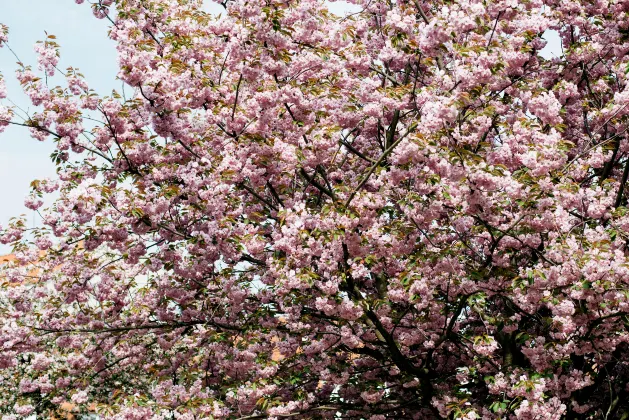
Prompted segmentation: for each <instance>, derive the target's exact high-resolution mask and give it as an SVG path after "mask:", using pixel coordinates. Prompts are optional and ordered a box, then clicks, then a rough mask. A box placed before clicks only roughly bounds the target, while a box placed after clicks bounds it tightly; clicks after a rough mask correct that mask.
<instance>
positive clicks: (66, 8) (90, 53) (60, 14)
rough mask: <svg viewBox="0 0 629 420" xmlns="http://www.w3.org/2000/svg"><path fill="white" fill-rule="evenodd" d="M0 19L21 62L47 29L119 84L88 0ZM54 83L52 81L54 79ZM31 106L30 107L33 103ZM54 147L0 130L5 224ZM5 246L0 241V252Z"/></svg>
mask: <svg viewBox="0 0 629 420" xmlns="http://www.w3.org/2000/svg"><path fill="white" fill-rule="evenodd" d="M206 4H207V8H208V10H209V11H210V12H214V13H218V12H220V11H221V10H222V8H221V6H219V5H217V4H216V3H213V2H209V1H208V2H206ZM329 7H330V10H331V11H332V12H333V13H336V14H338V15H344V14H345V13H347V12H349V11H352V9H353V8H355V7H356V6H353V5H350V4H348V3H346V2H344V1H337V2H332V3H329ZM0 23H3V24H5V25H8V26H9V31H10V32H9V45H10V46H11V48H12V49H13V50H14V51H15V53H16V54H17V55H18V56H19V58H20V60H21V61H22V62H24V63H25V64H30V65H32V66H33V67H34V68H36V67H37V65H36V56H35V53H34V51H33V46H34V45H35V43H36V42H37V41H38V40H42V39H44V38H45V37H46V34H45V32H44V31H46V32H47V33H48V34H54V35H55V36H56V37H57V43H58V44H59V45H60V46H61V60H60V62H59V68H61V69H65V68H67V67H70V66H72V67H75V68H78V69H80V71H81V73H83V74H84V75H85V78H86V80H87V82H88V83H89V85H90V88H93V89H95V90H96V92H98V93H99V94H100V95H107V94H109V93H110V92H111V91H112V89H117V90H120V88H121V85H120V82H119V81H116V73H117V65H116V60H117V58H116V51H115V45H114V43H113V42H112V41H111V40H109V39H108V38H107V27H108V22H107V21H105V20H98V19H96V18H94V17H93V16H92V12H91V9H90V7H89V5H88V4H87V3H85V4H83V5H77V4H75V2H74V1H73V0H0ZM545 37H546V38H547V39H548V40H549V44H548V45H547V47H546V48H545V49H544V51H542V55H544V56H547V57H550V56H552V55H559V54H560V47H559V38H558V36H557V34H556V33H554V32H552V33H548V34H546V36H545ZM16 61H17V60H16V58H15V57H14V56H13V55H12V53H11V52H10V51H9V50H8V49H7V48H0V73H2V74H3V75H4V76H5V77H4V78H5V81H6V84H7V90H8V94H9V95H8V96H9V98H10V99H12V100H14V101H15V103H16V104H17V105H19V106H21V107H23V108H27V109H28V103H29V101H28V99H27V98H26V96H25V95H24V94H23V93H22V91H21V88H20V86H19V84H18V83H17V81H16V80H15V77H14V74H15V70H16V69H17V67H18V66H17V64H16ZM53 86H54V84H53ZM31 109H32V107H31ZM53 150H54V144H53V143H52V141H51V140H48V141H45V142H38V141H37V140H34V139H32V138H31V137H30V136H29V134H28V130H27V129H26V128H24V127H16V126H9V127H7V129H6V131H5V132H4V133H2V134H0V182H1V184H0V188H1V190H0V225H1V226H6V224H7V223H8V221H9V219H10V218H11V217H13V216H18V215H20V214H26V215H27V217H28V220H29V224H30V225H34V224H38V216H36V214H35V212H33V211H31V210H28V209H26V208H25V207H24V198H25V197H26V195H27V194H28V192H29V188H30V183H31V181H32V180H34V179H41V178H45V177H52V176H54V175H55V168H54V165H53V164H52V162H51V160H50V157H49V156H50V154H51V153H52V152H53ZM6 252H8V247H6V246H1V245H0V254H2V253H6Z"/></svg>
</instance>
